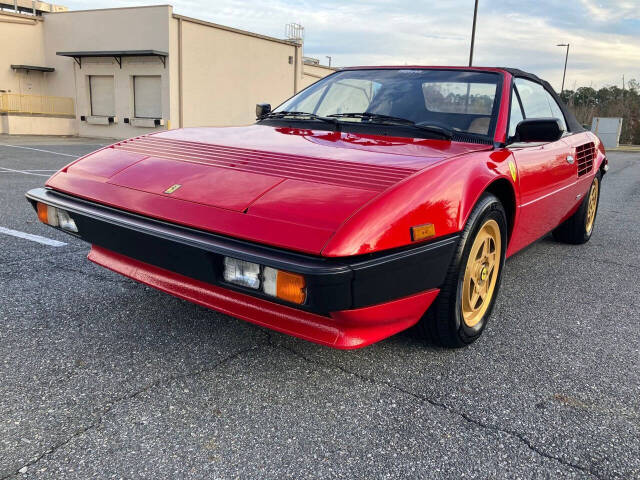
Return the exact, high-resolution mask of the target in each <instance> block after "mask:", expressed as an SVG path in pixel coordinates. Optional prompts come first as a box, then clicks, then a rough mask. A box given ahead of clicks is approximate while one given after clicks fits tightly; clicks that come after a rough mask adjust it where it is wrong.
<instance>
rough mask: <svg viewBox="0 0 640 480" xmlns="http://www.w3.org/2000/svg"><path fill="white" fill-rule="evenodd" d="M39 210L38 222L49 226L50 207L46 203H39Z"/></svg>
mask: <svg viewBox="0 0 640 480" xmlns="http://www.w3.org/2000/svg"><path fill="white" fill-rule="evenodd" d="M37 209H38V220H40V221H41V222H42V223H46V224H47V225H48V224H49V207H48V206H47V205H45V204H44V203H40V202H38V204H37Z"/></svg>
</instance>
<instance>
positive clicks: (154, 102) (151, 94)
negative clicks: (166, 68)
mask: <svg viewBox="0 0 640 480" xmlns="http://www.w3.org/2000/svg"><path fill="white" fill-rule="evenodd" d="M133 108H134V112H133V115H134V116H135V117H136V118H162V88H161V82H160V75H144V76H142V75H138V76H135V77H133Z"/></svg>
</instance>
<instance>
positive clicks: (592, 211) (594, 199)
mask: <svg viewBox="0 0 640 480" xmlns="http://www.w3.org/2000/svg"><path fill="white" fill-rule="evenodd" d="M598 190H600V181H599V180H598V177H596V178H594V179H593V185H591V190H590V191H589V204H588V205H587V223H586V224H585V228H586V230H587V234H590V233H591V230H593V222H595V220H596V210H597V209H598Z"/></svg>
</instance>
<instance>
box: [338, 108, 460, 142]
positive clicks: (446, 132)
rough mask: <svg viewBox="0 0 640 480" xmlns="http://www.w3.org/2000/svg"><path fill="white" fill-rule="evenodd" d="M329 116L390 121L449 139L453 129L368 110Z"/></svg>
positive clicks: (375, 121)
mask: <svg viewBox="0 0 640 480" xmlns="http://www.w3.org/2000/svg"><path fill="white" fill-rule="evenodd" d="M327 117H329V118H362V119H365V120H367V121H368V122H370V123H390V124H396V125H407V126H409V127H414V128H418V129H420V130H426V131H428V132H432V133H435V134H437V135H440V136H441V137H443V138H446V139H447V140H451V138H452V137H453V130H451V129H450V128H447V127H444V126H441V125H432V124H430V123H428V122H418V123H416V122H414V121H413V120H409V119H408V118H402V117H394V116H392V115H383V114H381V113H369V112H358V113H334V114H332V115H327Z"/></svg>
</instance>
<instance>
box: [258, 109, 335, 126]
mask: <svg viewBox="0 0 640 480" xmlns="http://www.w3.org/2000/svg"><path fill="white" fill-rule="evenodd" d="M287 117H292V118H295V119H296V120H305V119H304V118H303V117H307V118H308V119H309V120H319V121H321V122H325V123H330V124H331V125H333V126H334V127H335V129H336V130H339V128H340V122H338V119H337V118H328V117H322V116H320V115H316V114H315V113H309V112H288V111H286V110H284V111H280V112H271V113H267V114H266V115H263V116H262V117H261V118H260V120H264V119H266V118H276V119H280V118H287Z"/></svg>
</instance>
